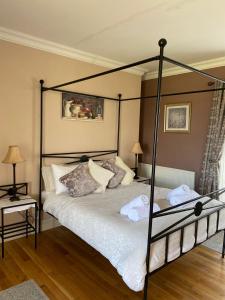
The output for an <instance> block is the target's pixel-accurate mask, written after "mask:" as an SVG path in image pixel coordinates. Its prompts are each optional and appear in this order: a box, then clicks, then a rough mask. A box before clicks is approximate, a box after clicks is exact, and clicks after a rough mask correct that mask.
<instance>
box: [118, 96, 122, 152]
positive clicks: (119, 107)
mask: <svg viewBox="0 0 225 300" xmlns="http://www.w3.org/2000/svg"><path fill="white" fill-rule="evenodd" d="M121 98H122V94H118V99H119V101H118V103H119V105H118V125H117V155H119V152H120V112H121V106H120V104H121V103H120V102H121Z"/></svg>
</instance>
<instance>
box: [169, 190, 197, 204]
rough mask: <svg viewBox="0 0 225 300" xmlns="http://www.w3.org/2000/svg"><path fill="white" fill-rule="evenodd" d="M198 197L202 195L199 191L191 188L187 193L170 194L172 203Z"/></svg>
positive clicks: (179, 202)
mask: <svg viewBox="0 0 225 300" xmlns="http://www.w3.org/2000/svg"><path fill="white" fill-rule="evenodd" d="M197 197H200V195H199V194H198V193H197V192H195V191H192V190H191V191H190V192H189V193H186V194H177V195H172V196H170V198H169V201H170V204H171V205H177V204H181V203H183V202H185V201H188V200H191V199H194V198H197Z"/></svg>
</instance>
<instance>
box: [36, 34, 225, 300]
mask: <svg viewBox="0 0 225 300" xmlns="http://www.w3.org/2000/svg"><path fill="white" fill-rule="evenodd" d="M166 44H167V42H166V40H165V39H161V40H160V41H159V47H160V54H159V55H158V56H154V57H151V58H147V59H145V60H141V61H138V62H135V63H132V64H128V65H125V66H122V67H119V68H115V69H112V70H108V71H104V72H101V73H97V74H94V75H90V76H87V77H84V78H80V79H76V80H73V81H70V82H66V83H62V84H58V85H55V86H52V87H45V86H44V81H43V80H41V81H40V92H41V104H40V110H41V112H40V173H39V180H40V181H39V207H40V208H42V196H41V195H42V176H41V174H42V164H43V159H44V158H61V159H62V158H63V159H69V163H76V162H84V161H87V160H88V159H89V158H101V157H102V156H107V155H111V154H117V155H118V154H119V146H120V144H121V141H120V118H121V114H120V113H121V105H122V103H123V102H124V101H132V100H147V99H155V100H156V108H155V120H154V137H153V143H152V149H153V150H152V173H151V174H152V175H151V186H150V189H149V192H150V210H149V218H148V222H147V223H146V226H147V233H148V234H147V237H146V246H147V249H146V252H145V253H146V260H145V262H146V275H145V282H144V299H145V300H146V299H147V295H148V279H149V275H151V274H153V273H154V272H156V271H158V270H159V269H161V268H162V267H164V266H166V265H167V264H169V263H170V262H171V261H173V260H174V259H176V258H178V257H181V256H182V255H184V254H185V253H187V252H188V251H189V250H190V249H188V250H184V249H185V247H186V246H187V245H186V242H185V239H186V236H187V234H186V233H187V231H188V229H190V226H191V228H192V229H193V237H194V242H193V244H192V246H191V249H193V248H194V247H196V246H197V245H199V244H201V243H202V242H203V241H202V240H201V239H200V233H199V232H200V231H201V230H202V223H203V222H205V231H206V238H205V239H204V241H205V240H206V239H208V238H209V237H211V236H213V235H215V234H216V233H218V232H220V231H222V230H224V228H225V224H223V222H222V215H223V213H224V212H225V203H222V202H220V201H219V200H218V201H217V200H213V198H216V199H219V195H221V194H222V193H224V192H225V188H223V189H220V190H217V191H214V192H212V193H209V194H207V195H204V196H200V197H197V198H195V199H192V200H188V201H186V202H183V203H181V204H177V205H175V206H172V207H167V208H164V209H162V210H160V211H158V212H153V204H154V198H155V189H156V187H155V170H156V157H157V140H158V129H159V120H160V101H161V97H166V96H171V95H175V96H176V95H182V94H192V93H202V92H209V91H213V90H216V89H208V90H200V91H196V90H195V91H186V92H179V93H173V94H162V93H161V84H162V74H163V62H164V61H166V62H169V63H172V64H174V65H177V66H180V67H182V68H185V69H188V70H189V71H192V72H195V73H198V74H200V75H203V76H205V77H209V78H211V79H213V80H219V81H221V82H224V83H225V81H224V80H221V79H219V78H216V77H215V76H212V75H209V74H207V73H205V72H203V71H199V70H196V69H195V68H192V67H190V66H187V65H185V64H182V63H180V62H177V61H175V60H172V59H170V58H168V57H165V56H164V47H165V46H166ZM152 61H158V62H159V66H158V84H157V94H156V95H155V96H149V97H135V98H124V99H123V98H122V95H121V94H119V95H118V98H112V97H104V96H102V95H101V96H98V95H90V94H83V95H88V96H92V97H97V98H98V97H101V98H104V99H106V100H109V101H115V102H117V103H118V127H117V146H116V149H110V150H100V149H99V150H95V151H86V152H68V153H44V151H43V129H44V120H43V101H44V97H43V95H44V93H46V92H48V91H55V92H60V93H61V92H71V91H67V90H64V89H61V88H62V87H65V86H68V85H71V84H76V83H78V82H82V81H86V80H91V79H93V78H97V77H100V76H105V75H108V74H111V73H114V72H118V71H122V70H125V69H128V68H132V67H135V66H138V65H141V64H144V63H148V62H152ZM73 93H74V92H73ZM78 94H81V93H78ZM143 189H144V187H143ZM178 215H180V218H177V216H178ZM171 216H172V218H173V219H171V220H173V221H172V222H171V223H170V224H167V226H166V228H162V229H159V230H158V231H157V232H156V233H155V234H153V231H154V230H153V223H154V224H156V223H157V222H158V221H157V220H159V219H160V220H164V219H166V218H167V219H168V218H170V217H171ZM212 219H213V220H214V223H213V224H214V225H213V226H214V227H213V229H212ZM39 231H41V209H40V210H39ZM224 232H225V231H224ZM174 234H175V235H176V236H178V239H179V253H178V255H176V257H175V258H173V259H170V258H169V257H170V246H171V245H170V241H171V237H174V236H173V235H174ZM224 237H225V235H224ZM200 240H201V241H200ZM160 241H164V242H165V248H163V251H164V261H163V263H162V264H161V266H160V267H158V268H157V269H155V270H154V271H152V272H151V271H150V260H151V252H152V246H154V245H156V243H157V242H160ZM224 253H225V238H224V242H223V247H222V257H224Z"/></svg>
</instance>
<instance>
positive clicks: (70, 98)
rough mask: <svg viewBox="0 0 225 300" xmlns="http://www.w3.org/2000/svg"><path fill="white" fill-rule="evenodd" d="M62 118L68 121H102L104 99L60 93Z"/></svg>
mask: <svg viewBox="0 0 225 300" xmlns="http://www.w3.org/2000/svg"><path fill="white" fill-rule="evenodd" d="M62 117H63V118H64V119H69V120H85V121H86V120H96V121H103V119H104V99H103V98H96V97H92V96H85V95H82V94H77V93H68V92H65V93H62Z"/></svg>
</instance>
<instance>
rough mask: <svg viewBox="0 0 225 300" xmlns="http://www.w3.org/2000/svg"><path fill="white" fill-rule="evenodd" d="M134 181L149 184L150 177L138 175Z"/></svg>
mask: <svg viewBox="0 0 225 300" xmlns="http://www.w3.org/2000/svg"><path fill="white" fill-rule="evenodd" d="M134 181H136V182H142V183H145V184H149V185H150V184H151V178H150V177H141V176H139V177H138V178H137V179H134Z"/></svg>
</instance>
